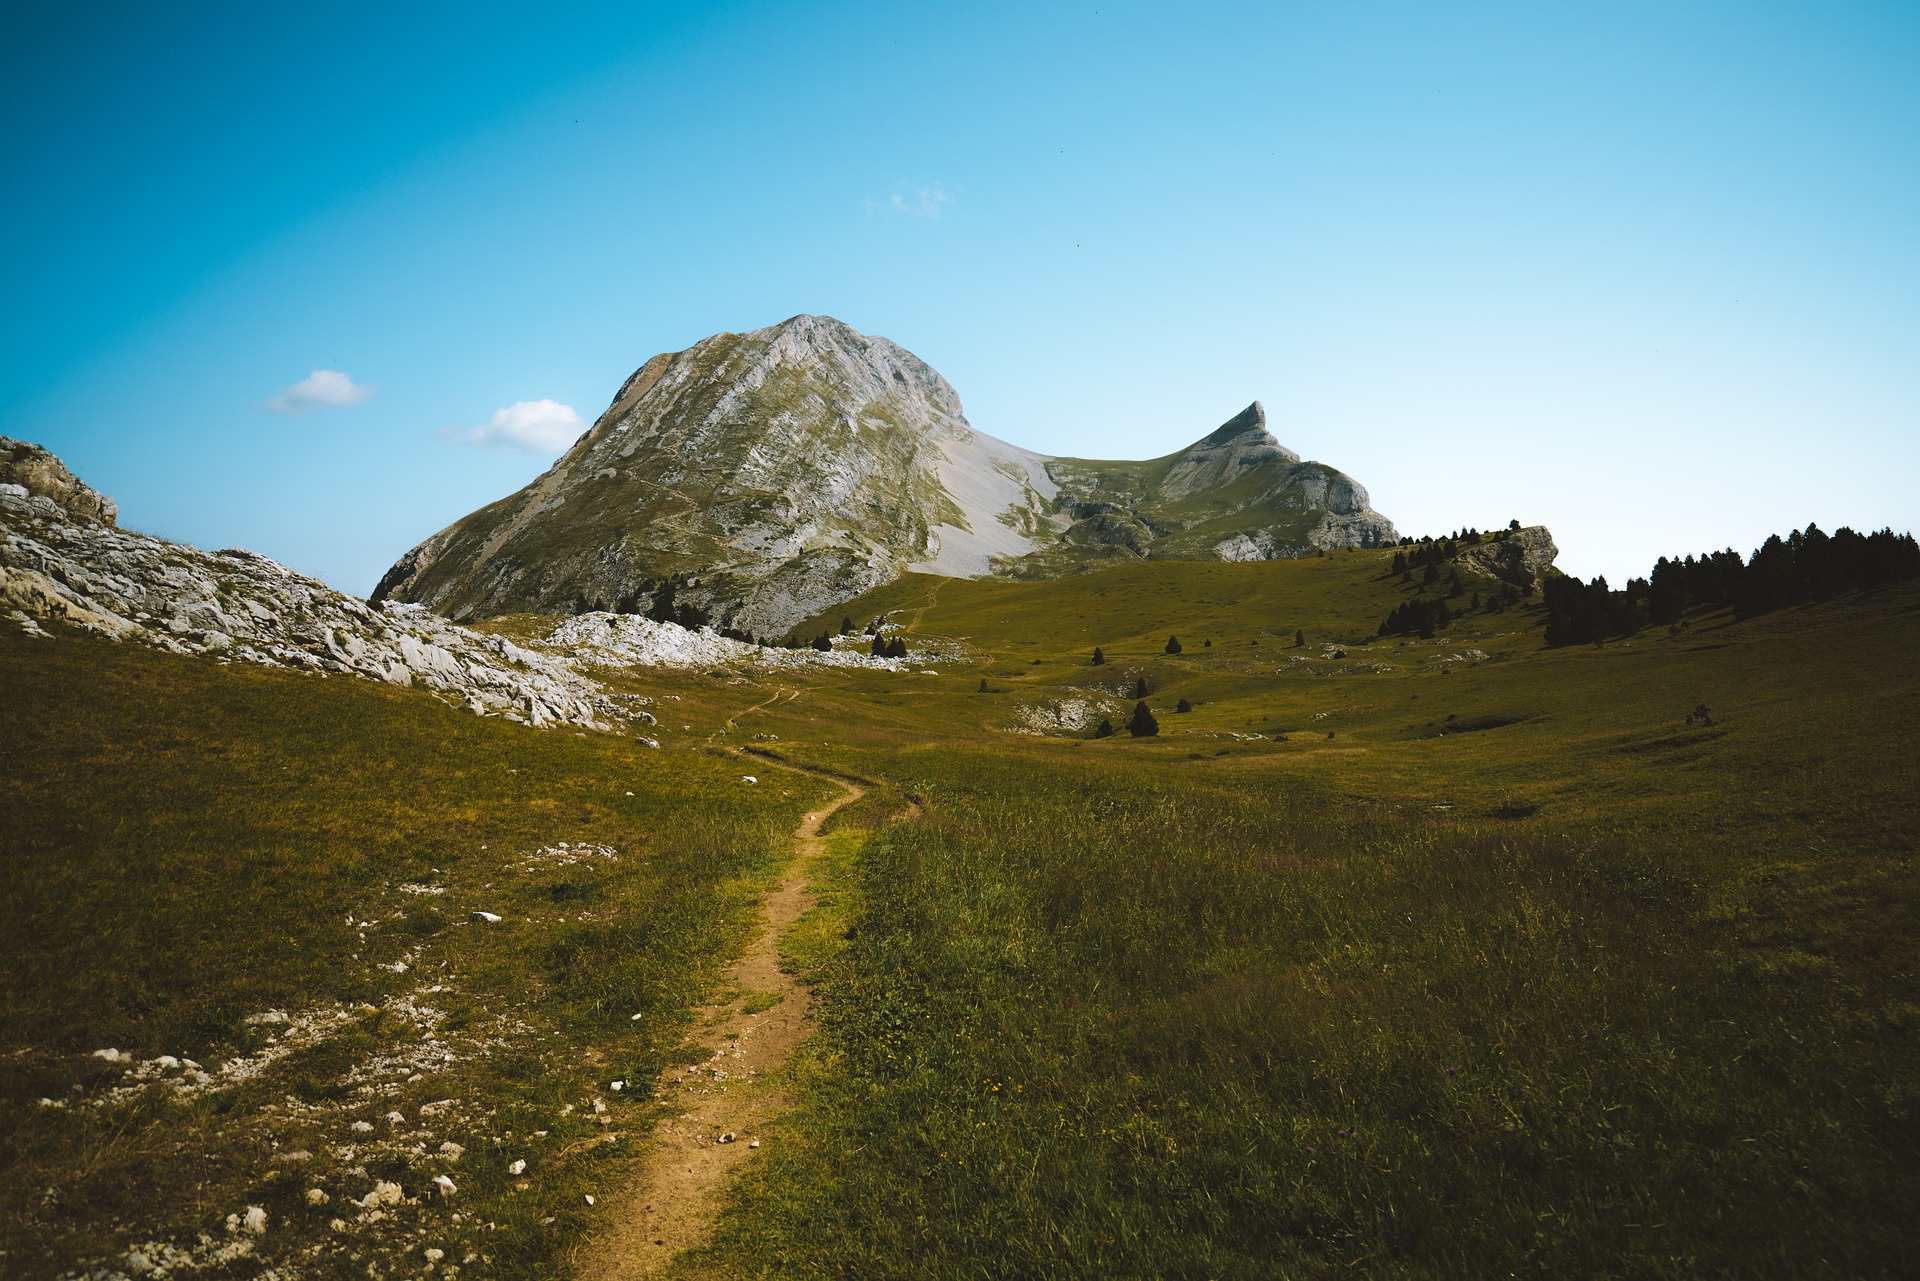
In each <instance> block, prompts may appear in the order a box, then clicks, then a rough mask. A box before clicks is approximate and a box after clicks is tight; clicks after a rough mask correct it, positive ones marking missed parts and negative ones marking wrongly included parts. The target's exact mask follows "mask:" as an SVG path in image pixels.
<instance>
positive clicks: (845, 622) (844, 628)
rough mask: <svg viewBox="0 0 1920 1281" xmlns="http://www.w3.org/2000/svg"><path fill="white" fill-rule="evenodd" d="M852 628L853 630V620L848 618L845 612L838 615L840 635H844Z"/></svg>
mask: <svg viewBox="0 0 1920 1281" xmlns="http://www.w3.org/2000/svg"><path fill="white" fill-rule="evenodd" d="M852 630H853V620H852V619H851V618H848V617H847V616H846V615H845V614H842V615H841V616H840V634H841V635H842V636H845V635H846V634H847V633H848V632H851V631H852Z"/></svg>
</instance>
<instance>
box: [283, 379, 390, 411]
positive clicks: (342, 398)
mask: <svg viewBox="0 0 1920 1281" xmlns="http://www.w3.org/2000/svg"><path fill="white" fill-rule="evenodd" d="M373 393H374V388H372V387H370V386H367V385H365V384H363V383H357V382H355V381H353V376H352V375H351V374H345V373H342V372H341V371H339V370H338V369H316V370H314V371H313V372H312V373H310V374H308V375H307V376H306V377H305V378H302V379H301V380H300V381H299V382H297V383H295V384H294V385H293V386H291V387H287V388H284V389H282V390H281V392H280V394H279V395H278V396H275V397H274V398H273V399H272V400H269V401H268V402H267V408H268V409H271V410H272V411H273V412H274V413H276V414H310V413H312V412H313V411H314V410H316V409H341V408H344V407H345V406H347V405H357V404H359V403H360V402H361V401H363V400H365V399H367V398H368V397H369V396H372V395H373Z"/></svg>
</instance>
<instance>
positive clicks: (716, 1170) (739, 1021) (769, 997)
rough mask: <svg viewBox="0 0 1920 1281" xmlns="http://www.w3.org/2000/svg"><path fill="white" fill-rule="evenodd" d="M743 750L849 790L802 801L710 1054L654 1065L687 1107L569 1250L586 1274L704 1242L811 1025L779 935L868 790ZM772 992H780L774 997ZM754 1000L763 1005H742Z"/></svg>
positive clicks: (777, 1103)
mask: <svg viewBox="0 0 1920 1281" xmlns="http://www.w3.org/2000/svg"><path fill="white" fill-rule="evenodd" d="M796 696H797V695H796ZM775 697H776V698H777V697H779V696H778V695H776V696H775ZM769 701H770V702H771V701H772V700H769ZM762 706H765V704H762ZM749 710H751V709H749ZM741 715H745V713H744V712H743V713H741ZM727 724H728V725H729V727H731V725H732V724H733V722H732V721H731V720H729V721H728V722H727ZM735 755H742V754H741V753H738V752H736V753H735ZM742 759H743V760H745V759H750V760H752V762H753V764H754V765H756V766H758V767H759V768H761V769H787V770H791V771H793V772H795V773H801V774H813V776H814V777H816V778H824V779H826V780H827V781H828V782H830V783H832V784H833V785H834V786H836V787H838V788H840V789H841V791H842V792H843V793H844V794H843V795H841V796H840V797H838V798H836V799H835V800H833V801H832V802H830V803H828V804H826V805H823V806H821V807H819V808H818V809H815V810H814V811H812V812H811V813H809V814H808V815H807V816H806V818H805V819H804V820H803V821H802V822H801V824H800V826H799V828H798V829H797V830H796V831H795V833H794V856H793V859H792V861H791V862H789V863H788V864H787V867H786V869H785V871H783V872H782V873H781V876H780V884H779V886H778V888H776V889H775V890H774V891H773V892H772V893H771V894H769V895H768V896H767V901H766V920H765V921H764V923H763V924H762V926H761V928H760V931H759V933H758V934H757V935H756V936H755V937H754V941H753V944H752V946H750V947H749V948H748V949H747V951H746V954H745V955H744V956H742V957H741V958H740V959H739V960H738V961H735V962H734V963H733V965H732V966H731V967H730V968H729V969H728V970H727V973H726V976H725V978H724V979H723V980H722V991H723V993H726V994H728V995H730V996H731V999H730V1000H729V1001H728V1002H727V1004H725V1005H713V1006H707V1007H705V1008H704V1009H703V1010H702V1011H701V1014H702V1016H703V1018H702V1022H701V1025H700V1027H699V1030H698V1031H697V1032H696V1033H695V1034H694V1037H693V1044H695V1045H698V1046H700V1047H702V1048H703V1049H705V1050H706V1051H708V1054H709V1057H708V1058H707V1060H706V1061H705V1062H704V1063H702V1064H700V1065H699V1066H697V1067H691V1068H669V1069H668V1070H667V1071H666V1072H665V1073H664V1074H663V1075H662V1076H661V1078H660V1080H659V1082H658V1085H657V1088H658V1097H660V1098H661V1099H663V1100H665V1101H667V1102H668V1103H670V1104H673V1105H675V1106H677V1107H679V1108H681V1109H683V1110H681V1111H680V1112H678V1113H677V1114H675V1115H672V1116H670V1117H669V1118H668V1119H666V1120H664V1121H662V1122H661V1123H660V1126H659V1128H658V1129H656V1130H655V1132H654V1135H653V1138H652V1139H651V1141H650V1143H651V1148H652V1150H651V1151H650V1152H649V1154H648V1156H647V1161H646V1167H645V1169H644V1170H643V1171H642V1173H641V1177H640V1179H639V1181H638V1182H637V1183H636V1184H635V1185H634V1187H633V1188H632V1189H631V1190H630V1191H628V1192H626V1193H623V1194H621V1195H620V1198H619V1199H618V1200H616V1201H615V1202H614V1204H612V1205H611V1206H610V1207H609V1209H610V1211H611V1213H610V1214H609V1216H608V1217H609V1219H610V1220H611V1224H610V1226H609V1228H608V1230H607V1231H606V1232H604V1233H603V1234H602V1235H601V1236H600V1237H599V1238H598V1239H596V1240H594V1241H592V1242H590V1243H589V1244H587V1245H586V1246H585V1247H583V1248H582V1249H581V1251H580V1252H579V1254H578V1256H577V1257H576V1263H577V1265H578V1275H579V1276H580V1277H581V1278H583V1279H584V1281H624V1279H625V1278H629V1277H647V1276H653V1275H655V1274H656V1273H658V1272H660V1271H661V1270H663V1269H664V1268H665V1267H666V1266H667V1264H668V1263H669V1262H671V1261H672V1259H673V1257H674V1256H675V1255H676V1254H679V1253H680V1252H681V1251H683V1250H690V1249H693V1248H695V1247H697V1246H700V1245H704V1244H705V1243H706V1242H707V1240H708V1239H709V1238H710V1237H711V1235H712V1232H713V1224H714V1220H715V1218H716V1217H717V1216H718V1215H719V1212H720V1202H721V1192H722V1190H723V1188H724V1187H725V1186H726V1183H727V1180H728V1179H729V1178H731V1177H732V1175H733V1173H734V1170H735V1168H736V1167H738V1166H739V1165H740V1164H741V1163H742V1162H744V1161H747V1160H750V1159H752V1157H753V1156H754V1155H755V1153H756V1152H757V1151H758V1150H759V1149H760V1147H761V1144H762V1143H763V1142H764V1141H766V1139H767V1133H766V1129H767V1126H768V1123H769V1122H771V1121H772V1120H773V1118H774V1117H776V1116H778V1115H779V1114H780V1113H781V1112H783V1111H785V1110H786V1107H787V1105H788V1099H787V1097H786V1095H785V1093H784V1092H783V1091H782V1090H781V1088H780V1087H779V1086H778V1085H777V1084H774V1083H772V1082H769V1081H766V1080H765V1079H764V1078H765V1077H766V1076H767V1075H768V1074H769V1073H770V1072H772V1071H773V1070H774V1069H776V1068H778V1067H780V1066H781V1065H782V1064H784V1063H785V1062H786V1061H787V1059H788V1057H789V1056H790V1055H792V1053H793V1051H794V1049H795V1048H796V1047H798V1046H799V1044H800V1043H801V1042H802V1041H804V1040H806V1039H807V1037H808V1036H809V1035H811V1034H812V1031H813V1025H812V1023H810V1022H809V1021H808V1019H807V1007H808V1002H809V999H810V994H809V993H808V991H807V989H806V988H805V987H804V986H802V985H801V984H800V983H798V982H797V981H795V979H794V978H793V976H792V975H790V974H786V973H783V972H782V971H781V969H780V936H781V934H782V933H783V932H785V930H786V929H787V927H788V926H790V925H792V924H793V923H794V922H795V921H797V920H799V919H800V915H801V913H803V912H805V911H806V910H807V909H808V908H809V907H812V906H813V900H814V896H813V895H812V893H810V892H809V891H808V889H807V876H806V865H807V863H808V862H809V861H810V860H811V859H812V858H813V857H814V856H815V855H816V854H818V853H820V851H821V849H822V848H823V847H824V845H825V843H826V842H825V838H824V837H822V836H821V835H820V826H821V824H823V823H825V822H826V821H827V818H828V817H829V816H830V815H831V814H832V813H833V812H834V811H835V810H837V809H839V808H840V807H842V806H843V805H847V804H850V803H852V802H853V801H856V800H859V799H860V798H861V797H862V796H864V795H866V789H865V788H863V787H860V786H858V785H857V784H854V783H849V782H846V781H844V780H842V779H838V778H833V777H831V776H830V775H826V774H815V773H814V771H812V770H807V769H801V768H799V767H797V766H785V765H777V764H775V763H773V762H771V761H766V760H762V759H761V758H758V757H752V758H748V757H745V756H744V755H742ZM775 997H777V998H778V1003H777V1004H769V1003H770V1002H772V1001H773V1000H774V998H775ZM749 1007H751V1008H753V1009H755V1010H757V1011H758V1012H757V1013H751V1014H750V1013H748V1012H747V1011H748V1009H749ZM610 1199H611V1198H610Z"/></svg>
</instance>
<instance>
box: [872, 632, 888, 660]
mask: <svg viewBox="0 0 1920 1281" xmlns="http://www.w3.org/2000/svg"><path fill="white" fill-rule="evenodd" d="M869 648H870V649H871V650H872V652H873V656H874V657H875V658H885V657H886V656H887V642H886V640H885V638H884V637H880V636H875V637H874V638H873V644H872V645H871V646H869Z"/></svg>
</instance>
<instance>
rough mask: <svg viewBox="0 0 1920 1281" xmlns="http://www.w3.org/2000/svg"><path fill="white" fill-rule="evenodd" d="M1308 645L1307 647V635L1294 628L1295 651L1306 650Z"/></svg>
mask: <svg viewBox="0 0 1920 1281" xmlns="http://www.w3.org/2000/svg"><path fill="white" fill-rule="evenodd" d="M1306 645H1307V634H1306V633H1305V632H1303V631H1301V630H1300V629H1299V628H1297V627H1296V628H1294V629H1293V647H1294V648H1295V649H1305V648H1306Z"/></svg>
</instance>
